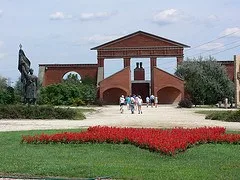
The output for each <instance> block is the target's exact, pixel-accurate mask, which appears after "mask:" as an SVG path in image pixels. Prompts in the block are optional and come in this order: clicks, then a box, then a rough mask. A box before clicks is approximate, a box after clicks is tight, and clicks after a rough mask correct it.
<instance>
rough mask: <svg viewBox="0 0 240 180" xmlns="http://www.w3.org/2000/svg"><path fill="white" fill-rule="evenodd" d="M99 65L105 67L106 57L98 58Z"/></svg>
mask: <svg viewBox="0 0 240 180" xmlns="http://www.w3.org/2000/svg"><path fill="white" fill-rule="evenodd" d="M97 60H98V67H104V58H98V59H97Z"/></svg>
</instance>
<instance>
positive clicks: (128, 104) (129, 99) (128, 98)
mask: <svg viewBox="0 0 240 180" xmlns="http://www.w3.org/2000/svg"><path fill="white" fill-rule="evenodd" d="M125 100H126V104H127V109H128V110H130V102H131V98H130V96H127V97H126V99H125Z"/></svg>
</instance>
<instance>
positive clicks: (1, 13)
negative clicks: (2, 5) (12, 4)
mask: <svg viewBox="0 0 240 180" xmlns="http://www.w3.org/2000/svg"><path fill="white" fill-rule="evenodd" d="M2 15H3V11H2V10H1V9H0V17H2Z"/></svg>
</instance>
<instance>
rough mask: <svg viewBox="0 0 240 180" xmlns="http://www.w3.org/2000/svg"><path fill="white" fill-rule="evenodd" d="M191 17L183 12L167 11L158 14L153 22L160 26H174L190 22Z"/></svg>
mask: <svg viewBox="0 0 240 180" xmlns="http://www.w3.org/2000/svg"><path fill="white" fill-rule="evenodd" d="M189 18H190V17H189V16H188V15H186V14H185V13H184V12H183V11H180V10H177V9H166V10H163V11H160V12H158V13H156V14H155V15H154V16H153V21H154V22H155V23H157V24H160V25H166V24H172V23H176V22H179V21H184V20H188V19H189Z"/></svg>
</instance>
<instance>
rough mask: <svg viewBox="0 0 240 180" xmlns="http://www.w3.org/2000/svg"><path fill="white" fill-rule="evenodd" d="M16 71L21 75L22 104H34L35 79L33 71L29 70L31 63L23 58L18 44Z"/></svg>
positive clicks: (35, 92)
mask: <svg viewBox="0 0 240 180" xmlns="http://www.w3.org/2000/svg"><path fill="white" fill-rule="evenodd" d="M19 47H20V49H19V58H18V70H19V72H20V73H21V82H22V92H23V102H24V103H25V104H35V103H36V99H37V81H38V80H37V77H36V76H35V75H33V69H31V68H30V66H31V62H30V61H29V59H28V58H27V57H26V56H25V53H24V51H23V50H22V45H21V44H20V46H19Z"/></svg>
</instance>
